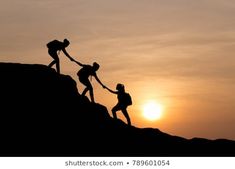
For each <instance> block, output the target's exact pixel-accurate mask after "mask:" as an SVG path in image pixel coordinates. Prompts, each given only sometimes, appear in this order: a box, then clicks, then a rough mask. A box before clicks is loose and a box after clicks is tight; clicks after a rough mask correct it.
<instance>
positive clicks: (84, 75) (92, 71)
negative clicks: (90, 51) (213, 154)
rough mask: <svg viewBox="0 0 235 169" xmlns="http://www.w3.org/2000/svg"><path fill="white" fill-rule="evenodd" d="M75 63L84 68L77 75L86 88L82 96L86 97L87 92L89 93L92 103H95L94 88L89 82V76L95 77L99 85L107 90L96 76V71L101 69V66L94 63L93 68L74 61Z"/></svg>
mask: <svg viewBox="0 0 235 169" xmlns="http://www.w3.org/2000/svg"><path fill="white" fill-rule="evenodd" d="M74 62H76V63H77V64H78V65H79V66H82V68H81V69H80V70H79V71H78V73H77V75H78V79H79V81H80V82H81V83H82V84H84V85H85V86H86V88H85V89H84V91H83V92H82V96H85V95H86V92H87V91H89V92H90V97H91V102H93V103H95V100H94V93H93V87H92V85H91V82H90V81H89V76H91V77H92V76H94V77H95V79H96V80H97V82H99V84H100V85H101V86H102V87H103V88H105V86H104V85H103V84H102V83H101V81H100V80H99V78H98V76H97V74H96V71H97V70H98V69H99V67H100V65H99V64H98V63H96V62H94V63H93V65H92V66H91V65H84V64H81V63H80V62H78V61H74Z"/></svg>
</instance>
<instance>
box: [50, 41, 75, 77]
mask: <svg viewBox="0 0 235 169" xmlns="http://www.w3.org/2000/svg"><path fill="white" fill-rule="evenodd" d="M69 44H70V42H69V41H68V40H67V39H64V41H63V42H60V41H58V40H53V41H51V42H49V43H48V44H47V47H48V53H49V55H50V56H51V57H52V58H53V59H54V60H53V61H52V62H51V63H50V64H49V65H48V66H49V67H52V66H53V65H54V64H56V70H57V72H58V73H59V74H60V60H59V56H58V54H59V53H60V51H61V50H62V51H63V53H64V54H65V55H66V56H67V57H68V58H69V59H70V60H71V61H75V60H74V59H73V58H72V57H71V56H70V55H69V54H68V52H67V51H66V50H65V48H66V47H68V46H69Z"/></svg>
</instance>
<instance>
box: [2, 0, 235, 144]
mask: <svg viewBox="0 0 235 169" xmlns="http://www.w3.org/2000/svg"><path fill="white" fill-rule="evenodd" d="M234 15H235V3H233V2H232V1H228V0H224V1H219V0H199V1H193V0H175V1H173V2H172V1H170V0H119V1H117V0H67V1H62V0H57V1H55V0H41V1H34V0H21V1H17V0H8V1H5V0H3V1H2V4H1V6H0V18H1V32H0V36H1V39H2V40H1V42H0V57H1V59H0V62H19V63H27V64H35V63H36V64H45V65H48V64H49V63H50V62H51V60H52V59H51V57H50V56H49V55H48V53H47V48H46V44H47V43H48V42H49V41H51V40H53V39H58V40H63V39H64V38H68V39H69V40H70V42H71V44H70V46H69V47H68V48H67V51H68V52H69V53H70V54H71V56H73V57H74V58H75V59H76V60H78V61H80V62H82V63H85V64H92V62H93V61H97V62H98V63H99V64H100V65H101V67H100V69H99V71H98V72H97V74H98V76H99V78H100V80H101V81H102V82H103V83H104V84H106V85H107V86H108V87H110V88H112V89H115V86H116V84H117V83H119V82H121V83H123V84H125V86H126V91H127V92H129V93H130V94H131V95H132V98H133V105H132V106H130V107H129V108H128V110H129V114H130V117H131V120H132V123H133V125H135V126H138V127H153V128H159V129H160V130H162V131H164V132H167V133H170V134H172V135H179V136H183V137H186V138H192V137H205V138H211V139H216V138H227V139H233V140H235V133H234V130H235V104H234V103H235V95H234V94H233V91H235V85H234V82H235V78H234V73H235V57H234V56H233V55H234V53H235V48H234V43H235V20H234V19H233V16H234ZM60 61H61V62H60V64H61V73H62V74H68V75H71V76H72V77H73V78H74V80H76V82H77V85H78V89H79V92H80V93H81V91H82V90H83V88H84V87H83V86H82V85H81V84H80V83H79V81H78V79H77V76H76V73H77V71H78V70H79V68H80V67H79V66H78V65H76V64H75V63H73V62H70V60H69V59H68V58H66V57H65V56H64V55H63V54H62V53H61V54H60ZM92 83H93V86H94V93H95V99H96V101H97V102H99V103H101V104H103V105H105V106H107V107H108V110H109V112H110V109H111V108H112V107H113V106H114V105H115V104H116V102H117V99H116V96H115V95H112V94H110V93H109V92H107V91H106V90H103V88H102V87H101V86H99V84H98V83H96V82H95V80H94V78H93V80H92ZM151 100H154V101H156V102H157V103H159V104H161V105H162V106H163V109H164V111H163V115H162V118H161V119H159V120H156V121H148V120H147V119H145V118H144V117H143V115H142V108H143V105H144V104H145V103H146V102H148V101H151ZM118 117H121V113H120V112H118ZM123 120H124V121H125V119H123Z"/></svg>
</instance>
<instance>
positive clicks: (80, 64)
mask: <svg viewBox="0 0 235 169" xmlns="http://www.w3.org/2000/svg"><path fill="white" fill-rule="evenodd" d="M73 61H74V62H75V63H77V64H78V65H79V66H81V67H83V66H85V65H84V64H82V63H80V62H78V61H76V60H73Z"/></svg>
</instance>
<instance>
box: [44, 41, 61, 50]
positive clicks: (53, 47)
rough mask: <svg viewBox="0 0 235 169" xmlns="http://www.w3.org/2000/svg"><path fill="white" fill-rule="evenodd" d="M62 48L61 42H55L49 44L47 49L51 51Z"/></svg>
mask: <svg viewBox="0 0 235 169" xmlns="http://www.w3.org/2000/svg"><path fill="white" fill-rule="evenodd" d="M60 46H61V42H60V41H58V40H53V41H51V42H49V43H47V48H49V49H57V48H60Z"/></svg>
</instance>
